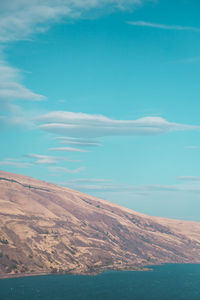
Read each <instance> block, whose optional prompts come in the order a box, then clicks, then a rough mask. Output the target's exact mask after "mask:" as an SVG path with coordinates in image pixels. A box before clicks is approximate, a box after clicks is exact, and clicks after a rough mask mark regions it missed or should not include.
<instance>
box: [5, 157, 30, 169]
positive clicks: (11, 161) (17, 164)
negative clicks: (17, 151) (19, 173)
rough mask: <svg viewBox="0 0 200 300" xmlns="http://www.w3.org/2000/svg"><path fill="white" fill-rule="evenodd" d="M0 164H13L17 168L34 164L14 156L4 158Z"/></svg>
mask: <svg viewBox="0 0 200 300" xmlns="http://www.w3.org/2000/svg"><path fill="white" fill-rule="evenodd" d="M0 166H12V167H17V168H27V167H31V166H32V164H31V163H28V162H22V161H19V160H17V159H12V158H5V159H4V160H2V161H0Z"/></svg>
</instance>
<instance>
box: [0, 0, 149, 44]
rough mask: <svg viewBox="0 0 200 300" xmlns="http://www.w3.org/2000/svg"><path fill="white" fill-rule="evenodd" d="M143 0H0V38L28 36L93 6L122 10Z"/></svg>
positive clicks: (78, 15)
mask: <svg viewBox="0 0 200 300" xmlns="http://www.w3.org/2000/svg"><path fill="white" fill-rule="evenodd" d="M145 1H146V0H46V1H41V0H32V1H27V0H12V2H10V1H7V0H1V1H0V41H2V42H9V41H15V40H22V39H27V38H29V37H30V36H31V35H32V34H33V33H35V32H43V31H45V30H47V29H48V27H49V26H50V24H51V23H55V22H59V21H60V20H62V19H63V18H65V19H66V18H68V19H77V18H80V17H81V16H87V15H88V14H89V13H90V12H91V11H93V10H99V9H100V10H101V9H104V11H105V13H106V12H107V11H108V10H111V11H112V10H124V9H128V8H133V7H135V6H137V5H140V4H142V3H143V2H145Z"/></svg>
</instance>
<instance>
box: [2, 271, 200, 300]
mask: <svg viewBox="0 0 200 300" xmlns="http://www.w3.org/2000/svg"><path fill="white" fill-rule="evenodd" d="M10 299H14V300H33V299H34V300H40V299H41V300H51V299H53V300H79V299H81V300H99V299H103V300H105V299H109V300H118V299H119V300H126V299H127V300H128V299H131V300H134V299H136V300H143V299H150V300H151V299H152V300H155V299H158V300H165V299H170V300H175V299H186V300H191V299H198V300H200V265H165V266H157V267H153V270H152V271H148V272H131V271H124V272H121V271H120V272H115V271H111V272H105V273H102V274H99V275H96V276H79V275H49V276H35V277H24V278H13V279H2V280H0V300H10Z"/></svg>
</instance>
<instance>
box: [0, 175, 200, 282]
mask: <svg viewBox="0 0 200 300" xmlns="http://www.w3.org/2000/svg"><path fill="white" fill-rule="evenodd" d="M162 263H200V223H196V222H188V221H178V220H170V219H164V218H158V217H150V216H147V215H143V214H140V213H137V212H135V211H132V210H130V209H126V208H123V207H121V206H119V205H116V204H113V203H110V202H107V201H104V200H101V199H97V198H95V197H92V196H88V195H86V194H83V193H81V192H78V191H74V190H71V189H68V188H64V187H60V186H56V185H53V184H50V183H46V182H43V181H39V180H36V179H33V178H29V177H26V176H21V175H16V174H12V173H7V172H4V171H0V276H1V277H3V276H10V275H14V274H24V275H25V274H26V275H29V274H49V273H57V272H59V273H77V274H78V273H79V274H89V273H90V274H91V273H92V274H93V273H96V272H101V271H103V270H108V269H120V270H124V269H133V270H135V269H140V268H142V267H143V266H146V265H154V264H162Z"/></svg>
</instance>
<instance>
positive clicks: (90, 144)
mask: <svg viewBox="0 0 200 300" xmlns="http://www.w3.org/2000/svg"><path fill="white" fill-rule="evenodd" d="M59 143H60V144H65V145H66V144H67V145H72V146H74V147H76V146H78V147H83V148H84V147H100V146H102V144H100V143H98V142H96V141H84V140H81V139H75V138H74V139H73V140H72V139H68V138H66V139H62V140H61V141H59Z"/></svg>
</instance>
